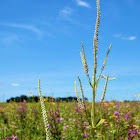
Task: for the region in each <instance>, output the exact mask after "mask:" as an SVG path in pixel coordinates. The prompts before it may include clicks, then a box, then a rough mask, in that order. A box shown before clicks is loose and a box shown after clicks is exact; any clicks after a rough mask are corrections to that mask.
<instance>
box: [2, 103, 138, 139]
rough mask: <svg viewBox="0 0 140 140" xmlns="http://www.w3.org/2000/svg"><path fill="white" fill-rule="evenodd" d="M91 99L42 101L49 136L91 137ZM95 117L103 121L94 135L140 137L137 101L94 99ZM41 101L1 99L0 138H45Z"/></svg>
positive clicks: (67, 137) (120, 137)
mask: <svg viewBox="0 0 140 140" xmlns="http://www.w3.org/2000/svg"><path fill="white" fill-rule="evenodd" d="M91 106H92V105H91V103H86V105H85V106H84V108H83V109H80V108H79V107H78V104H77V103H76V102H73V103H66V102H45V107H46V111H47V117H48V123H49V129H50V137H51V139H52V140H83V139H88V140H90V139H92V136H93V134H92V132H93V131H92V128H91ZM95 106H96V115H95V119H96V120H95V121H96V122H98V119H99V118H100V119H101V118H102V119H103V120H104V122H103V123H102V124H101V125H99V126H98V127H97V128H96V129H95V134H94V135H95V137H94V139H97V140H98V139H102V140H119V139H122V140H132V139H135V140H140V133H139V131H140V127H139V126H140V111H139V110H140V102H135V101H134V102H115V101H114V102H104V103H103V105H102V108H101V109H100V103H95ZM45 138H46V133H45V128H44V124H43V118H42V111H41V105H40V103H27V102H26V101H24V102H20V103H16V102H10V103H0V139H1V140H10V139H11V140H13V139H15V140H18V139H19V140H45Z"/></svg>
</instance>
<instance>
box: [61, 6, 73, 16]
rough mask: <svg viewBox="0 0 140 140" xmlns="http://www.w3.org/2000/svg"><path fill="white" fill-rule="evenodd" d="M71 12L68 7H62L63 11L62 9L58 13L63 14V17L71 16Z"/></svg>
mask: <svg viewBox="0 0 140 140" xmlns="http://www.w3.org/2000/svg"><path fill="white" fill-rule="evenodd" d="M72 11H73V9H72V8H70V7H64V9H62V10H61V11H60V13H61V14H64V15H71V14H72Z"/></svg>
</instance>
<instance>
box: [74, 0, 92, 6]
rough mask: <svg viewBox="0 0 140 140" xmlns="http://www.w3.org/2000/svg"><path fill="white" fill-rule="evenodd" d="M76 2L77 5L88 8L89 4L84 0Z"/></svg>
mask: <svg viewBox="0 0 140 140" xmlns="http://www.w3.org/2000/svg"><path fill="white" fill-rule="evenodd" d="M76 3H77V5H79V6H83V7H87V8H90V5H89V4H88V3H87V2H85V1H82V0H76Z"/></svg>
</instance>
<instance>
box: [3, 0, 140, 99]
mask: <svg viewBox="0 0 140 140" xmlns="http://www.w3.org/2000/svg"><path fill="white" fill-rule="evenodd" d="M100 5H101V22H100V29H99V49H100V51H99V54H98V65H99V66H98V72H99V71H100V68H101V66H102V64H103V61H104V57H105V55H106V52H107V50H108V48H109V45H110V44H111V43H112V48H111V51H110V54H109V57H108V60H107V65H106V68H105V71H104V72H103V74H104V75H105V76H107V75H108V74H109V77H110V78H112V77H116V80H114V81H109V82H108V87H107V92H106V97H105V100H113V99H116V100H118V101H120V100H121V99H122V98H123V99H124V100H133V99H134V94H137V95H138V94H139V93H140V61H139V60H140V54H139V52H140V41H139V40H140V39H139V38H140V28H139V25H140V19H139V14H140V8H139V5H140V1H137V0H108V1H103V0H100ZM96 15H97V13H96V0H59V1H58V0H30V1H29V0H12V1H11V0H4V1H0V64H1V67H0V96H1V98H0V101H3V99H4V101H6V99H9V98H10V97H16V96H20V95H23V94H24V95H27V96H29V92H31V93H32V94H34V95H36V96H38V79H39V78H40V79H41V89H42V95H43V96H46V95H47V96H52V95H53V96H54V97H65V96H76V94H75V87H74V81H75V80H76V81H77V84H78V78H77V76H78V75H79V76H80V78H81V81H82V84H83V89H84V93H85V96H86V97H87V98H88V99H89V101H91V100H92V89H91V88H90V87H89V84H88V81H87V78H86V75H85V74H84V69H83V66H82V62H81V58H80V54H79V52H80V51H81V41H83V44H84V48H85V53H86V57H87V62H88V66H89V71H90V76H92V73H93V69H92V66H93V64H94V61H93V50H92V48H93V37H94V29H95V23H96ZM104 84H105V80H104V79H101V81H100V83H99V87H98V91H97V97H96V101H100V98H101V96H102V92H103V88H104ZM78 90H79V94H80V87H79V86H78Z"/></svg>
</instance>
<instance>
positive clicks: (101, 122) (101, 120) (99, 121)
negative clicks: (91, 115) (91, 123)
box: [95, 119, 105, 127]
mask: <svg viewBox="0 0 140 140" xmlns="http://www.w3.org/2000/svg"><path fill="white" fill-rule="evenodd" d="M104 121H105V119H99V120H98V122H97V124H96V126H95V127H98V126H100V125H101V124H103V122H104Z"/></svg>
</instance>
